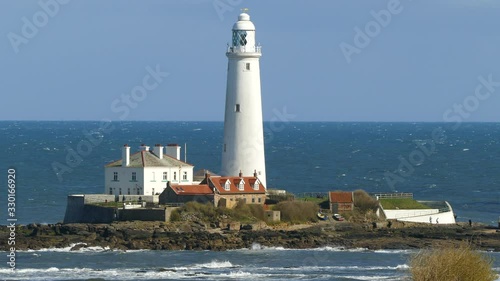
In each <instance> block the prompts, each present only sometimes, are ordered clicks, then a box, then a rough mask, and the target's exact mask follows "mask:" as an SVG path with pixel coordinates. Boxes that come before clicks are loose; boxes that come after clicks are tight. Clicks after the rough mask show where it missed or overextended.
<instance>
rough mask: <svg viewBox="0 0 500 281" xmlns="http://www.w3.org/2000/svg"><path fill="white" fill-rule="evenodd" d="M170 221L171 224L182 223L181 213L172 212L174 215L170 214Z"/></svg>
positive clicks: (176, 210)
mask: <svg viewBox="0 0 500 281" xmlns="http://www.w3.org/2000/svg"><path fill="white" fill-rule="evenodd" d="M170 221H171V222H174V221H181V213H180V212H179V210H178V209H175V210H173V211H172V213H171V214H170Z"/></svg>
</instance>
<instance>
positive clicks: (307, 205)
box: [274, 201, 319, 223]
mask: <svg viewBox="0 0 500 281" xmlns="http://www.w3.org/2000/svg"><path fill="white" fill-rule="evenodd" d="M274 210H276V211H281V220H282V221H287V222H291V223H304V222H316V221H318V218H317V216H316V215H317V213H318V210H319V207H318V205H317V204H315V203H313V202H307V201H283V202H280V203H278V204H276V206H275V207H274Z"/></svg>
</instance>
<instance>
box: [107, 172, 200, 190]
mask: <svg viewBox="0 0 500 281" xmlns="http://www.w3.org/2000/svg"><path fill="white" fill-rule="evenodd" d="M104 170H105V171H104V187H105V188H104V193H105V194H109V189H110V188H112V192H113V194H114V195H120V188H121V194H122V195H128V191H129V188H130V195H136V194H137V189H138V187H139V188H140V189H139V195H153V193H154V194H156V193H158V194H160V193H162V192H163V190H164V189H165V188H166V187H167V181H171V182H172V183H175V184H192V182H193V166H184V167H181V168H179V167H146V168H131V167H109V168H105V169H104ZM114 172H118V181H113V173H114ZM132 172H136V175H137V181H132ZM163 172H167V179H166V180H164V179H163ZM174 172H175V173H176V179H175V180H174ZM184 172H186V173H187V180H184V179H183V174H184ZM153 173H154V175H153Z"/></svg>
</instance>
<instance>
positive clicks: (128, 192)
mask: <svg viewBox="0 0 500 281" xmlns="http://www.w3.org/2000/svg"><path fill="white" fill-rule="evenodd" d="M127 194H128V195H130V187H129V188H128V191H127Z"/></svg>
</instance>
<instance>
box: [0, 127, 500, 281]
mask: <svg viewBox="0 0 500 281" xmlns="http://www.w3.org/2000/svg"><path fill="white" fill-rule="evenodd" d="M264 127H265V145H266V147H265V149H266V165H267V176H268V178H267V183H268V188H275V189H286V190H287V191H288V192H292V193H296V194H301V193H305V192H327V191H330V190H356V189H364V190H366V191H368V192H373V193H375V192H376V193H379V192H412V193H413V194H414V198H416V199H417V200H447V201H448V202H449V203H450V204H451V205H452V207H453V210H454V212H455V214H456V215H457V220H458V221H468V220H469V219H470V220H472V221H473V222H482V223H486V224H490V225H497V222H498V218H499V215H500V192H499V190H500V166H499V164H500V123H462V124H450V123H356V122H340V123H336V122H326V123H323V122H283V123H279V124H276V123H269V122H267V123H265V124H264ZM0 136H1V137H0V153H1V154H0V155H1V157H0V159H1V160H0V173H3V174H4V176H3V178H4V183H5V184H2V186H4V187H5V188H4V189H3V190H4V191H0V192H1V193H3V194H1V195H0V206H4V207H0V210H1V211H0V214H1V216H2V219H1V220H2V221H0V224H7V212H6V211H7V189H6V182H7V180H6V178H7V174H8V169H9V168H11V169H15V173H16V210H15V211H16V213H15V216H16V218H17V219H18V223H19V224H28V223H32V222H37V223H55V222H60V221H62V219H63V216H64V211H65V207H66V196H67V195H68V194H81V193H102V192H103V189H104V183H103V181H104V168H103V167H104V165H105V164H106V163H109V162H111V161H113V160H116V159H119V158H120V157H121V147H122V146H123V144H129V145H130V146H131V147H132V150H134V149H135V148H137V147H138V146H139V145H140V144H141V143H145V144H149V145H151V146H152V145H154V144H156V143H163V144H167V143H178V144H180V145H182V146H184V145H185V144H187V155H186V156H187V161H188V162H189V163H192V164H193V165H195V170H198V169H209V170H211V171H213V172H215V173H217V172H218V171H219V170H220V162H221V151H222V147H221V143H222V136H223V123H222V122H112V123H105V124H101V123H100V122H97V121H75V122H56V121H54V122H35V121H1V122H0ZM75 155H76V156H75ZM54 170H57V171H58V172H59V173H56V172H55V171H54ZM11 171H12V170H11ZM4 253H5V252H3V253H2V256H5V255H4ZM411 254H412V252H409V251H368V250H366V249H355V250H345V249H340V248H336V247H335V246H334V245H332V247H325V248H320V249H309V250H289V249H282V248H265V247H261V246H260V245H254V247H252V248H251V249H241V250H235V251H227V252H209V251H207V252H191V251H131V252H123V251H118V250H113V249H100V248H91V249H85V250H80V251H77V252H70V251H69V248H67V249H45V250H41V251H25V252H18V260H17V268H18V269H17V271H16V272H15V273H14V274H12V273H9V271H8V268H7V266H6V263H2V264H3V265H5V266H4V267H3V268H2V267H0V277H1V278H0V279H8V280H89V279H99V280H138V279H141V280H162V279H172V280H179V279H180V280H242V279H251V280H252V279H261V280H404V279H405V278H406V277H407V276H408V265H407V262H408V261H407V260H408V257H409V256H410V255H411ZM492 255H493V256H494V257H497V258H499V257H500V255H499V254H496V253H492ZM4 259H5V261H7V258H4ZM494 266H495V268H497V270H498V269H500V261H495V265H494Z"/></svg>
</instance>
